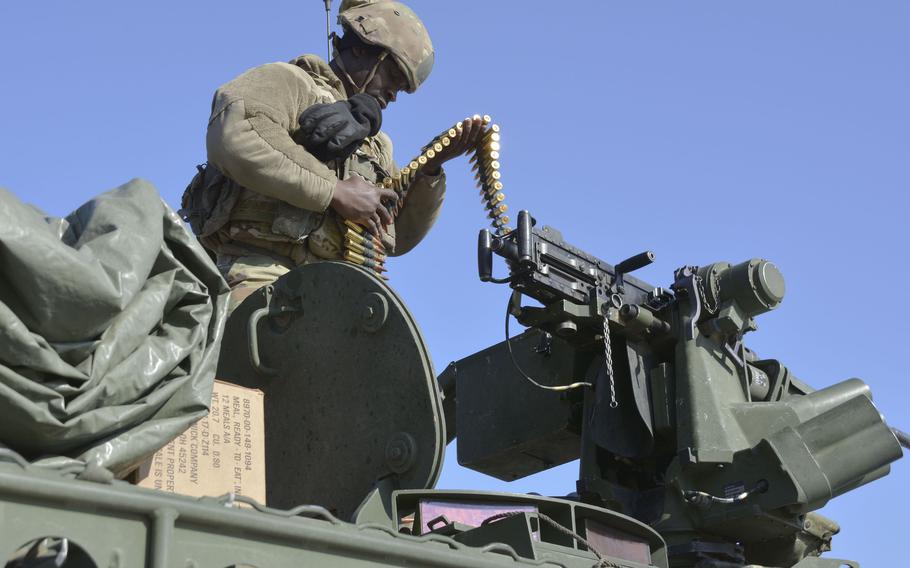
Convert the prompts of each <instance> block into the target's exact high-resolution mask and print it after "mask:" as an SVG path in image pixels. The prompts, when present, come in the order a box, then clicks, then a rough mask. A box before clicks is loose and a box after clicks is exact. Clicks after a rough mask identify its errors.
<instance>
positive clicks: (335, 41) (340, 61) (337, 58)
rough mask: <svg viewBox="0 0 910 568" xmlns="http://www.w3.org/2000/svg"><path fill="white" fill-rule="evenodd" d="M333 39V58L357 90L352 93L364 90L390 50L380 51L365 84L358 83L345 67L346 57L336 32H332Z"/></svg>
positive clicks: (355, 93)
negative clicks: (339, 46)
mask: <svg viewBox="0 0 910 568" xmlns="http://www.w3.org/2000/svg"><path fill="white" fill-rule="evenodd" d="M331 39H332V59H333V60H334V61H335V63H336V64H337V65H338V68H339V69H340V70H341V72H342V73H344V76H345V78H346V79H347V80H348V83H350V84H351V86H352V87H354V89H355V92H354V93H351V94H354V95H357V94H360V93H362V92H364V91H365V90H366V88H367V85H369V84H370V81H372V80H373V77H375V76H376V72H377V71H379V66H380V65H382V62H383V61H385V58H386V57H388V55H389V52H388V50H386V49H383V50H382V53H380V54H379V57H378V58H377V59H376V64H375V65H373V69H372V71H370V74H369V75H367V78H366V80H365V81H364V82H363V85H358V84H357V82H356V81H354V79H353V78H351V74H350V73H348V70H347V69H345V68H344V59H342V57H341V52H339V51H338V35H337V34H335V33H334V32H332V35H331Z"/></svg>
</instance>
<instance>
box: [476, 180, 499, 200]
mask: <svg viewBox="0 0 910 568" xmlns="http://www.w3.org/2000/svg"><path fill="white" fill-rule="evenodd" d="M500 191H502V182H501V181H494V182H493V183H491V184H490V185H488V186H484V187H481V188H480V195H481V196H485V195H487V196H493V195H496V194H497V193H499V192H500Z"/></svg>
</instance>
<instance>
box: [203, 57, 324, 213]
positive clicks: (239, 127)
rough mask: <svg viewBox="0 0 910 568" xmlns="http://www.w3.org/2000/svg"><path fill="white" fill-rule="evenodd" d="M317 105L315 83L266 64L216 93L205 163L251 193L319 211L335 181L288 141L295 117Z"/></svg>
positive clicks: (300, 73)
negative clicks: (210, 164)
mask: <svg viewBox="0 0 910 568" xmlns="http://www.w3.org/2000/svg"><path fill="white" fill-rule="evenodd" d="M323 98H324V97H323ZM318 102H325V101H322V100H320V95H319V94H318V93H317V87H316V84H315V82H314V81H313V80H312V78H310V77H309V75H307V74H306V73H305V72H304V71H303V70H301V69H299V68H297V67H295V66H293V65H288V64H286V63H268V64H266V65H261V66H259V67H256V68H254V69H251V70H249V71H247V72H246V73H244V74H242V75H240V76H239V77H237V78H236V79H234V80H233V81H231V82H230V83H227V84H226V85H223V86H222V87H221V88H219V89H218V91H217V92H216V93H215V98H214V100H213V101H212V116H211V118H210V119H209V125H208V131H207V135H206V149H207V151H208V160H209V162H211V163H213V164H215V165H216V166H217V167H218V168H219V169H221V170H222V171H223V172H224V173H225V174H226V175H227V176H228V177H230V178H232V179H233V180H234V181H236V182H238V183H239V184H241V185H243V186H245V187H247V188H249V189H251V190H252V191H255V192H257V193H261V194H264V195H267V196H269V197H274V198H276V199H280V200H282V201H285V202H287V203H290V204H291V205H294V206H295V207H300V208H302V209H309V210H312V211H324V210H325V209H326V208H327V207H328V206H329V204H330V203H331V200H332V194H333V192H334V188H335V183H336V181H337V177H336V176H335V173H334V172H333V171H332V170H331V169H329V168H328V167H326V166H325V164H323V163H322V162H320V161H319V160H317V159H316V158H315V157H314V156H313V155H312V154H310V153H309V152H307V151H306V150H305V149H304V148H303V147H302V146H299V145H298V144H296V143H295V142H294V140H293V139H292V135H293V133H294V132H296V131H297V129H298V128H299V126H298V124H297V117H299V116H300V113H301V112H302V110H303V109H306V108H307V107H309V106H311V105H312V104H315V103H318Z"/></svg>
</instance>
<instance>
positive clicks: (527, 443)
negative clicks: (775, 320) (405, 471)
mask: <svg viewBox="0 0 910 568" xmlns="http://www.w3.org/2000/svg"><path fill="white" fill-rule="evenodd" d="M535 225H536V224H535V221H534V219H533V218H532V217H531V215H530V214H529V213H528V212H527V211H521V212H520V213H519V215H518V219H517V227H516V228H515V229H514V230H512V231H510V232H508V233H506V234H503V235H501V236H496V235H493V234H491V232H490V231H489V230H483V231H481V232H480V237H479V241H478V272H479V276H480V279H481V280H483V281H488V282H494V283H507V284H508V285H509V286H510V287H511V288H512V290H513V291H514V292H513V294H512V297H511V299H510V301H509V307H508V309H509V312H508V313H509V314H511V315H513V316H515V317H516V319H517V320H518V321H519V322H520V323H522V324H523V325H525V326H527V327H529V328H530V329H529V330H527V331H526V332H524V333H523V334H521V335H519V336H517V337H515V338H513V339H511V340H509V339H507V340H506V341H504V342H502V343H499V344H497V345H493V346H491V347H489V348H487V349H484V350H483V351H481V352H479V353H476V354H474V355H471V356H469V357H466V358H464V359H462V360H460V361H457V362H455V363H453V364H452V365H450V366H449V368H448V369H446V371H445V372H444V373H443V374H442V376H440V384H441V385H443V388H444V390H447V391H448V392H447V393H446V396H447V398H448V397H449V394H454V395H455V396H453V397H451V399H454V401H455V402H454V410H453V411H452V412H451V413H450V414H451V415H454V416H449V417H447V420H448V421H449V422H450V424H453V425H454V426H455V427H456V428H457V437H458V439H459V443H458V461H459V463H461V464H462V465H464V466H466V467H469V468H472V469H475V470H477V471H480V472H483V473H487V474H489V475H492V476H494V477H498V478H500V479H505V480H512V479H517V478H520V477H523V476H526V475H530V474H532V473H536V472H538V471H543V470H546V469H549V468H551V467H553V466H555V465H559V464H561V463H565V462H568V461H571V460H573V459H579V458H580V462H579V479H578V482H577V493H576V494H574V496H575V497H576V498H578V499H580V500H582V501H585V502H588V503H591V504H595V505H599V506H605V507H609V508H613V509H616V510H618V511H620V512H623V513H625V514H628V515H631V516H633V517H635V518H637V519H639V520H641V521H643V522H646V523H649V524H651V525H652V526H653V527H654V528H656V529H657V530H658V531H659V532H661V534H662V535H663V536H664V538H665V539H666V540H667V542H668V544H669V546H670V548H669V550H670V555H671V564H672V565H674V566H675V565H680V566H682V565H686V566H688V565H695V564H697V563H699V562H700V561H701V560H710V561H712V562H719V563H721V564H722V565H740V564H743V563H748V564H765V565H773V566H792V565H795V564H797V563H798V562H799V561H800V560H801V559H802V558H804V557H806V556H809V555H816V554H819V553H821V552H823V551H824V550H827V549H828V547H829V545H830V539H831V535H832V534H834V533H835V532H836V531H837V525H836V523H833V521H828V520H826V519H823V518H822V517H819V516H817V515H815V514H814V513H812V511H814V510H816V509H818V508H820V507H822V506H823V505H824V504H825V503H826V502H827V501H828V500H830V499H832V498H833V497H836V496H838V495H840V494H843V493H845V492H847V491H850V490H852V489H855V488H857V487H859V486H861V485H863V484H865V483H868V482H870V481H872V480H874V479H877V478H878V477H881V476H883V475H885V474H887V473H888V471H889V465H888V464H889V463H890V462H892V461H894V460H896V459H897V458H899V457H900V456H901V446H900V444H899V443H898V439H897V437H896V436H895V434H894V433H893V432H892V431H891V429H890V428H889V427H888V426H887V424H885V422H884V420H883V418H882V417H881V415H880V413H879V412H878V410H877V409H876V408H875V406H874V405H873V403H872V396H871V393H870V391H869V388H868V387H867V386H866V385H865V384H864V383H863V382H862V381H860V380H858V379H850V380H847V381H843V382H841V383H838V384H835V385H833V386H830V387H827V388H825V389H822V390H817V391H816V390H814V389H812V388H811V387H809V386H808V385H806V384H804V383H803V382H801V381H800V380H799V379H797V378H796V377H795V376H794V375H793V374H792V373H791V372H790V371H789V370H788V369H787V368H786V367H785V366H784V365H783V364H781V363H780V362H779V361H776V360H774V359H762V358H760V357H759V356H758V355H757V354H756V353H755V352H753V351H751V350H750V349H748V348H747V347H746V345H745V342H744V336H745V335H746V334H747V333H748V332H750V331H754V330H755V329H757V325H756V322H755V318H756V317H757V316H759V315H761V314H763V313H765V312H768V311H770V310H773V309H775V308H776V307H777V306H778V305H779V304H780V303H781V301H782V300H783V297H784V290H785V288H784V280H783V276H782V275H781V273H780V271H779V270H778V269H777V267H776V266H775V265H774V264H772V263H771V262H769V261H767V260H763V259H752V260H748V261H745V262H742V263H740V264H737V265H731V264H729V263H726V262H718V263H714V264H710V265H707V266H702V267H697V266H684V267H681V268H679V269H678V270H676V271H675V272H674V277H673V283H672V285H671V286H670V287H669V289H664V288H660V287H655V286H651V285H649V284H647V283H645V282H643V281H641V280H638V279H637V278H634V277H633V276H630V275H629V273H630V272H632V271H634V270H637V269H639V268H641V267H643V266H646V265H648V264H650V263H651V262H653V260H654V255H653V254H652V253H651V252H644V253H641V254H638V255H636V256H633V257H631V258H629V259H627V260H624V261H622V262H620V263H618V264H616V265H615V266H611V265H610V264H608V263H606V262H604V261H602V260H600V259H599V258H597V257H595V256H593V255H591V254H588V253H587V252H585V251H582V250H580V249H578V248H576V247H574V246H572V245H570V244H569V243H567V242H566V241H565V240H564V239H563V238H562V235H561V234H560V232H559V231H557V230H556V229H553V228H551V227H546V226H544V227H541V228H538V227H536V226H535ZM494 254H495V255H497V256H501V257H502V258H504V259H505V262H506V265H507V266H508V269H509V274H508V276H507V277H505V278H494V277H493V256H494ZM522 295H524V296H528V297H530V298H533V299H535V300H537V301H539V302H540V303H541V304H542V306H540V307H538V306H521V305H520V298H521V296H522ZM506 322H507V326H506V330H507V334H508V316H507V319H506ZM541 386H543V387H544V388H543V389H541V388H539V387H541ZM575 387H578V388H575ZM553 391H560V392H553ZM451 399H450V400H451ZM452 406H453V405H452V403H451V402H450V403H449V408H450V409H451V408H452ZM807 515H812V520H811V522H809V521H807V519H806V516H807ZM809 527H827V528H826V529H825V530H824V531H821V532H819V531H818V530H815V529H810V528H809ZM724 563H727V564H724ZM721 564H718V565H721ZM705 565H709V564H705ZM710 565H714V564H710Z"/></svg>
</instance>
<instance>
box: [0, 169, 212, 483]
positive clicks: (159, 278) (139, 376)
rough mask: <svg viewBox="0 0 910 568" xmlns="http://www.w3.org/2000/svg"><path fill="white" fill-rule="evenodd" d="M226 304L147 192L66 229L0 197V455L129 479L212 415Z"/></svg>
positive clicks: (133, 187)
mask: <svg viewBox="0 0 910 568" xmlns="http://www.w3.org/2000/svg"><path fill="white" fill-rule="evenodd" d="M227 294H228V288H227V285H226V284H225V282H224V280H223V279H222V278H221V275H220V274H219V272H218V270H217V269H216V268H215V266H214V265H213V264H212V262H211V260H210V259H209V257H208V256H207V255H206V253H205V251H204V250H203V249H202V247H201V246H200V245H199V244H198V243H197V242H196V239H195V237H193V235H192V234H191V233H189V231H188V230H187V229H186V228H185V227H184V225H183V223H182V221H181V220H180V218H179V217H178V216H177V214H176V213H174V212H173V211H172V210H171V209H170V208H169V207H168V206H167V205H166V204H165V203H164V201H162V199H161V197H159V195H158V193H157V191H156V190H155V188H154V187H153V186H152V185H151V184H149V183H148V182H145V181H142V180H132V181H130V182H129V183H127V184H126V185H123V186H121V187H119V188H117V189H115V190H113V191H110V192H108V193H105V194H103V195H101V196H99V197H97V198H95V199H93V200H92V201H89V202H88V203H86V204H85V205H83V206H82V207H80V208H79V209H77V210H76V211H75V212H73V213H72V214H70V215H69V216H68V217H66V218H65V219H53V218H47V217H46V216H45V215H44V214H43V213H41V212H40V211H38V210H37V209H35V208H33V207H31V206H29V205H26V204H24V203H22V202H21V201H20V200H19V199H17V198H16V197H15V196H14V195H12V194H11V193H9V192H8V191H6V190H3V189H2V188H0V444H4V445H6V446H8V447H10V448H11V449H13V450H15V451H17V452H19V453H20V454H22V455H23V456H25V457H26V459H29V460H31V461H34V462H37V463H45V464H57V463H66V462H67V461H71V460H79V461H82V462H86V463H94V464H98V465H101V466H104V467H106V468H108V469H110V470H111V471H113V472H115V473H125V472H126V471H128V470H129V469H130V468H131V467H132V466H134V465H136V464H137V463H139V462H140V461H141V460H142V459H144V458H145V457H146V456H148V455H150V454H151V453H153V452H154V451H155V450H157V449H158V448H160V447H162V446H164V445H165V444H166V443H167V442H168V441H170V440H172V439H173V438H175V437H176V436H177V435H179V434H180V433H181V432H183V431H184V430H185V429H186V428H187V427H188V426H189V425H190V424H192V423H193V422H194V421H195V420H197V419H198V418H200V417H201V416H203V415H204V414H205V413H206V412H207V411H208V407H209V404H210V400H211V392H212V384H213V379H214V374H215V369H216V365H217V360H218V352H219V348H220V343H221V334H222V331H223V329H224V321H225V317H226V308H227Z"/></svg>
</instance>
